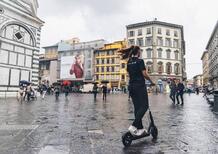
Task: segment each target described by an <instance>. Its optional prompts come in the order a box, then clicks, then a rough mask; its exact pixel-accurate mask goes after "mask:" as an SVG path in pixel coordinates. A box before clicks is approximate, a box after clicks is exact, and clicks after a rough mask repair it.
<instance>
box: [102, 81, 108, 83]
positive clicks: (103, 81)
mask: <svg viewBox="0 0 218 154" xmlns="http://www.w3.org/2000/svg"><path fill="white" fill-rule="evenodd" d="M101 83H109V81H108V80H102V81H101Z"/></svg>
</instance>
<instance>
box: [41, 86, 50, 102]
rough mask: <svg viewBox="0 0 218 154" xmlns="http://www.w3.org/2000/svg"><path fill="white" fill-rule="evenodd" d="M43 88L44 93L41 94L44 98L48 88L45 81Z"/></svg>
mask: <svg viewBox="0 0 218 154" xmlns="http://www.w3.org/2000/svg"><path fill="white" fill-rule="evenodd" d="M41 89H42V95H41V96H42V99H44V98H45V94H46V92H47V89H48V88H47V86H46V84H45V83H43V84H42V86H41Z"/></svg>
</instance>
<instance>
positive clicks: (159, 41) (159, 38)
mask: <svg viewBox="0 0 218 154" xmlns="http://www.w3.org/2000/svg"><path fill="white" fill-rule="evenodd" d="M157 45H158V46H163V39H162V37H157Z"/></svg>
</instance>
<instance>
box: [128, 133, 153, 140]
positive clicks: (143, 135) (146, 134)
mask: <svg viewBox="0 0 218 154" xmlns="http://www.w3.org/2000/svg"><path fill="white" fill-rule="evenodd" d="M128 133H129V134H130V135H131V139H132V140H137V139H140V138H143V137H148V136H150V134H149V133H144V134H142V135H140V136H133V135H132V134H131V133H130V132H128Z"/></svg>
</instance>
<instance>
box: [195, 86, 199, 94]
mask: <svg viewBox="0 0 218 154" xmlns="http://www.w3.org/2000/svg"><path fill="white" fill-rule="evenodd" d="M195 91H196V94H197V95H199V88H198V87H196V89H195Z"/></svg>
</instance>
